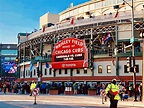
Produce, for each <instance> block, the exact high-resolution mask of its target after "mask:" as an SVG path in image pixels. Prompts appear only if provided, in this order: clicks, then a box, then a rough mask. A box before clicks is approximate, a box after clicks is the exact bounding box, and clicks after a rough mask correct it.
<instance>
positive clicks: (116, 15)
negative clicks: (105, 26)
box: [114, 10, 119, 18]
mask: <svg viewBox="0 0 144 108" xmlns="http://www.w3.org/2000/svg"><path fill="white" fill-rule="evenodd" d="M118 14H119V12H118V10H117V12H116V14H115V16H114V18H117V17H118Z"/></svg>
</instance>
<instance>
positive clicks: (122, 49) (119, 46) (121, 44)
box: [117, 42, 124, 53]
mask: <svg viewBox="0 0 144 108" xmlns="http://www.w3.org/2000/svg"><path fill="white" fill-rule="evenodd" d="M123 51H124V44H123V43H122V42H121V43H118V46H117V52H118V53H122V52H123Z"/></svg>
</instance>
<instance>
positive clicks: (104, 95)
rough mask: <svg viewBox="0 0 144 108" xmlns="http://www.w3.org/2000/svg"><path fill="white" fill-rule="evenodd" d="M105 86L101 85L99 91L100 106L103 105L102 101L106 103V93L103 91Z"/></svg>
mask: <svg viewBox="0 0 144 108" xmlns="http://www.w3.org/2000/svg"><path fill="white" fill-rule="evenodd" d="M105 87H106V86H105V84H102V89H101V90H100V95H101V97H102V104H104V101H105V102H106V101H107V96H106V91H105Z"/></svg>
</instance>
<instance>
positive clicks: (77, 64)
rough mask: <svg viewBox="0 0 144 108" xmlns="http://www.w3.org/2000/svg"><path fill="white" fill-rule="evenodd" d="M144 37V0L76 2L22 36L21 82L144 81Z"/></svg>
mask: <svg viewBox="0 0 144 108" xmlns="http://www.w3.org/2000/svg"><path fill="white" fill-rule="evenodd" d="M143 37H144V2H143V0H134V1H133V2H132V1H131V0H126V1H125V0H124V1H123V0H91V1H88V2H85V3H82V4H79V5H77V6H74V5H73V3H71V4H70V6H69V8H67V9H66V10H64V11H62V12H61V13H59V14H58V15H56V14H51V13H46V14H45V15H43V16H41V17H40V29H39V30H35V31H34V32H32V33H19V34H18V58H19V61H18V64H19V67H18V72H19V78H18V79H17V81H32V80H35V81H37V80H38V81H45V82H49V81H53V82H73V81H74V82H96V83H102V82H110V81H111V79H113V78H116V79H117V80H118V81H119V82H124V83H125V84H132V83H133V79H135V80H136V81H137V83H140V82H141V81H142V72H143V70H142V69H143V63H142V62H143V60H142V59H143V51H142V47H143V46H144V44H142V42H141V38H143ZM133 56H134V57H133ZM129 59H130V62H131V60H133V61H134V62H132V63H130V66H131V65H134V64H135V65H134V66H135V68H134V69H131V68H129V66H128V65H127V64H128V62H129V61H128V60H129ZM134 71H135V73H136V74H134V76H133V73H134Z"/></svg>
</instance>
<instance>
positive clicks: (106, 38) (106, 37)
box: [102, 33, 111, 43]
mask: <svg viewBox="0 0 144 108" xmlns="http://www.w3.org/2000/svg"><path fill="white" fill-rule="evenodd" d="M110 39H111V35H110V33H108V35H107V36H105V37H104V38H103V39H102V41H103V42H104V43H105V42H107V41H109V40H110Z"/></svg>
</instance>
